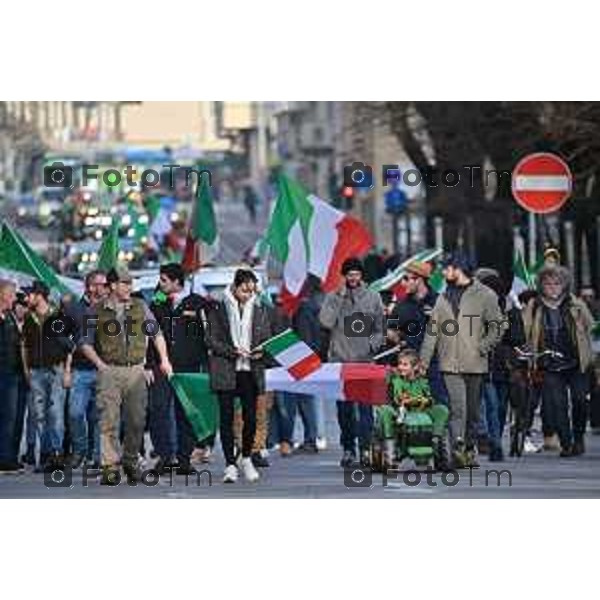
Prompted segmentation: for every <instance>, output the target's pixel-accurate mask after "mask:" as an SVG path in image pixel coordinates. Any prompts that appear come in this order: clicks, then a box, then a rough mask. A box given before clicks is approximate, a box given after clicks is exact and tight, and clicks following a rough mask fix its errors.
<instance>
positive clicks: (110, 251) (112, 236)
mask: <svg viewBox="0 0 600 600" xmlns="http://www.w3.org/2000/svg"><path fill="white" fill-rule="evenodd" d="M118 262H119V223H118V221H117V218H116V217H115V218H113V221H112V224H111V226H110V229H109V230H108V235H107V236H106V237H105V238H104V240H103V241H102V246H101V247H100V252H98V268H99V269H102V270H103V271H110V270H111V269H114V268H116V266H117V263H118Z"/></svg>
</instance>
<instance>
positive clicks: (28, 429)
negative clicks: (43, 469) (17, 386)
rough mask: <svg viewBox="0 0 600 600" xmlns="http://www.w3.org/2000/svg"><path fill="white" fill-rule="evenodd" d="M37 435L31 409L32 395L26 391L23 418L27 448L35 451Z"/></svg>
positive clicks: (28, 390) (33, 412)
mask: <svg viewBox="0 0 600 600" xmlns="http://www.w3.org/2000/svg"><path fill="white" fill-rule="evenodd" d="M37 438H38V434H37V427H36V423H35V409H34V408H33V395H32V394H31V390H30V389H27V416H26V417H25V441H26V442H27V448H28V449H29V448H30V447H31V448H33V449H34V450H35V445H36V442H37Z"/></svg>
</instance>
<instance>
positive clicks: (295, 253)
mask: <svg viewBox="0 0 600 600" xmlns="http://www.w3.org/2000/svg"><path fill="white" fill-rule="evenodd" d="M278 183H279V196H278V198H277V203H276V205H275V208H274V210H273V214H272V216H271V222H270V223H269V228H268V230H267V235H266V237H265V242H266V243H267V244H268V245H269V247H270V249H271V254H272V255H273V256H274V257H275V258H276V259H277V260H279V261H281V262H282V263H283V287H282V291H281V300H282V304H283V307H284V308H285V310H286V311H287V312H288V314H292V313H294V312H295V310H296V308H297V306H298V302H299V300H300V295H301V292H302V287H303V286H304V282H305V281H306V278H307V276H308V274H312V275H315V276H316V277H318V278H319V279H320V280H321V287H322V289H323V291H324V292H330V291H332V290H334V289H336V288H337V287H338V285H339V284H340V280H341V273H340V270H341V266H342V263H343V262H344V261H345V260H346V259H347V258H349V257H350V256H361V255H363V254H365V253H366V252H367V250H368V249H369V248H370V247H371V245H372V242H371V236H370V235H369V232H368V231H367V230H366V229H365V227H364V226H363V225H362V224H361V223H360V221H358V220H357V219H355V218H353V217H350V216H348V215H346V214H345V213H343V212H341V211H339V210H336V209H335V208H333V207H332V206H330V205H329V204H327V202H324V201H323V200H321V199H319V198H317V197H316V196H313V195H311V194H309V193H308V192H307V191H306V190H304V188H303V187H302V186H301V185H300V184H299V183H297V182H295V181H293V180H291V179H289V178H288V177H286V176H285V175H281V176H280V177H279V182H278Z"/></svg>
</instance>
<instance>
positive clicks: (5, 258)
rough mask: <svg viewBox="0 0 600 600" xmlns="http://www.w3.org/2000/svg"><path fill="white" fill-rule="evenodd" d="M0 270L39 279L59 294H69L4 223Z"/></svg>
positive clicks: (53, 273) (50, 269)
mask: <svg viewBox="0 0 600 600" xmlns="http://www.w3.org/2000/svg"><path fill="white" fill-rule="evenodd" d="M0 268H3V269H7V270H10V271H15V272H16V273H23V274H25V275H29V276H31V277H33V278H35V279H39V280H40V281H43V282H44V283H45V284H46V285H47V286H48V287H49V288H50V289H51V290H53V291H55V292H57V293H59V294H69V293H71V290H70V289H69V288H68V287H67V286H66V285H65V284H64V283H62V281H60V279H59V278H58V275H57V274H56V272H55V271H54V270H53V269H52V268H51V267H50V266H49V265H48V264H46V262H45V261H44V259H43V258H42V257H41V256H40V255H39V254H38V253H37V252H35V250H33V248H31V247H30V246H29V244H28V243H27V242H26V241H25V240H24V239H23V238H22V237H21V236H20V235H19V233H17V231H15V230H14V229H13V228H12V227H10V225H8V223H6V222H4V223H3V224H2V235H1V243H0Z"/></svg>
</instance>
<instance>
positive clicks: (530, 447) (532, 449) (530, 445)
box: [523, 437, 542, 454]
mask: <svg viewBox="0 0 600 600" xmlns="http://www.w3.org/2000/svg"><path fill="white" fill-rule="evenodd" d="M541 450H542V447H541V446H539V445H537V444H536V443H535V442H533V440H532V439H531V438H529V437H527V438H525V441H524V442H523V452H525V453H526V454H537V453H538V452H541Z"/></svg>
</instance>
